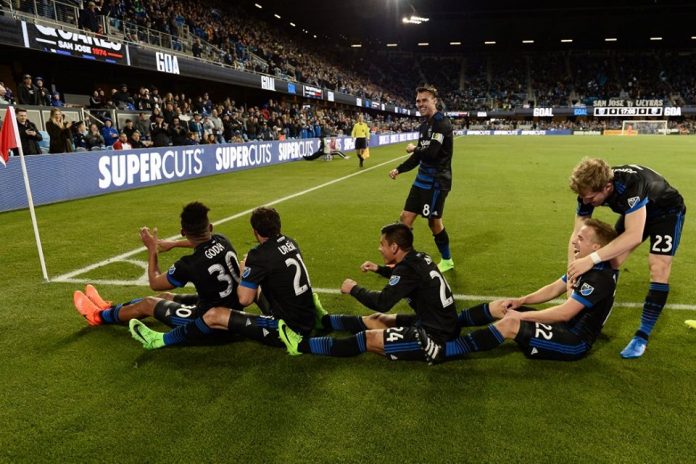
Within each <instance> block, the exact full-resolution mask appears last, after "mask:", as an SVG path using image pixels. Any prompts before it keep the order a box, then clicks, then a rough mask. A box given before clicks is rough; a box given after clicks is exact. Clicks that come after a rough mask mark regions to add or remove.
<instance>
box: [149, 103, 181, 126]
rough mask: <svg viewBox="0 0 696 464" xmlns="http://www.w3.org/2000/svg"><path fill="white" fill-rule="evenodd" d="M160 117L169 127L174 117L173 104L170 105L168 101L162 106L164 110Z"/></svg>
mask: <svg viewBox="0 0 696 464" xmlns="http://www.w3.org/2000/svg"><path fill="white" fill-rule="evenodd" d="M153 113H154V111H153ZM162 115H163V116H164V122H166V123H167V124H169V125H171V123H172V122H173V120H174V116H176V112H175V111H174V103H172V102H171V101H168V102H167V103H166V104H165V105H164V109H163V110H162Z"/></svg>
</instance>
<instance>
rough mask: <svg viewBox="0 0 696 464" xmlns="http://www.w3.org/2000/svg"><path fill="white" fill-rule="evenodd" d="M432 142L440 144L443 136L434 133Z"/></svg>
mask: <svg viewBox="0 0 696 464" xmlns="http://www.w3.org/2000/svg"><path fill="white" fill-rule="evenodd" d="M432 140H435V141H436V142H440V143H442V142H444V141H445V136H444V135H443V134H438V133H434V134H433V136H432Z"/></svg>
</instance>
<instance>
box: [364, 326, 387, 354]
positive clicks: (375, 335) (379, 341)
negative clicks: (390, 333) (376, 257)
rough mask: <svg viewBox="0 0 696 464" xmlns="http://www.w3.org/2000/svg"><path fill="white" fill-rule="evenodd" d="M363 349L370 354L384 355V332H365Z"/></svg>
mask: <svg viewBox="0 0 696 464" xmlns="http://www.w3.org/2000/svg"><path fill="white" fill-rule="evenodd" d="M365 347H366V348H367V351H370V352H372V353H384V332H383V331H382V330H368V331H367V332H365Z"/></svg>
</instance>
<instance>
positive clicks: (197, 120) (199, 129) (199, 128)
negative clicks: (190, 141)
mask: <svg viewBox="0 0 696 464" xmlns="http://www.w3.org/2000/svg"><path fill="white" fill-rule="evenodd" d="M188 130H189V131H191V132H195V133H196V134H198V140H201V139H202V138H203V122H202V121H201V115H200V114H198V113H193V119H192V120H191V121H189V123H188Z"/></svg>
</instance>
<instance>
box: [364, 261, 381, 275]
mask: <svg viewBox="0 0 696 464" xmlns="http://www.w3.org/2000/svg"><path fill="white" fill-rule="evenodd" d="M377 269H379V266H377V265H376V264H375V263H373V262H372V261H365V262H364V263H362V264H361V265H360V270H361V271H363V272H367V271H372V272H377Z"/></svg>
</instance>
